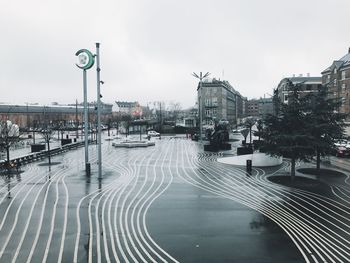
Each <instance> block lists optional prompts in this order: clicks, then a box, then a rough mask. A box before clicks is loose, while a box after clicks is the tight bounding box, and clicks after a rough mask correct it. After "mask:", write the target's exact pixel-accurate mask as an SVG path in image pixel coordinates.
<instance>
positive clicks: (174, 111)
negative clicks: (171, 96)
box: [169, 102, 182, 125]
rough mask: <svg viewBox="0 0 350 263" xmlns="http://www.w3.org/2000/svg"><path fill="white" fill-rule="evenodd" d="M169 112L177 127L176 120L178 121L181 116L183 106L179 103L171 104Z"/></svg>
mask: <svg viewBox="0 0 350 263" xmlns="http://www.w3.org/2000/svg"><path fill="white" fill-rule="evenodd" d="M169 110H170V113H171V115H172V117H173V121H174V123H175V125H176V120H177V118H178V116H179V113H180V112H181V110H182V107H181V104H180V103H179V102H171V103H170V107H169Z"/></svg>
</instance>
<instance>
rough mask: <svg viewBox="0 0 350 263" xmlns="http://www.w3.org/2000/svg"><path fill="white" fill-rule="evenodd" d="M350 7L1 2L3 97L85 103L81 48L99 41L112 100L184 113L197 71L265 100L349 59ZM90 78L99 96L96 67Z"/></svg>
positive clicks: (335, 2) (177, 0) (345, 3)
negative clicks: (161, 104)
mask: <svg viewBox="0 0 350 263" xmlns="http://www.w3.org/2000/svg"><path fill="white" fill-rule="evenodd" d="M349 10H350V1H349V0H303V1H302V0H293V1H285V0H264V1H262V0H215V1H214V0H211V1H210V0H110V1H106V0H99V1H92V0H84V1H82V0H56V1H53V0H42V1H38V0H31V1H27V0H20V1H16V0H14V1H1V3H0V34H1V43H0V47H1V54H2V55H1V60H2V63H1V64H0V89H1V90H0V91H1V97H0V101H2V102H13V103H25V102H39V103H42V104H49V103H51V102H54V101H57V102H59V103H74V102H75V99H78V101H82V99H83V88H82V72H81V70H80V69H78V68H77V67H76V66H75V62H76V57H75V52H76V51H77V50H79V49H81V48H87V49H90V50H91V51H93V52H95V42H100V43H101V50H100V53H101V79H102V80H104V81H105V85H103V86H102V88H101V89H102V91H101V93H102V95H103V100H104V101H105V102H113V101H115V100H122V101H140V102H141V104H143V105H145V104H146V103H148V102H153V101H160V100H161V101H166V102H170V101H174V102H180V103H181V105H182V107H183V108H186V107H189V106H192V105H194V103H195V101H196V85H197V80H196V79H195V78H194V77H192V76H191V73H192V72H199V71H203V72H207V71H209V72H210V73H211V76H212V77H216V78H220V79H225V80H228V81H229V82H230V83H231V84H232V85H233V87H234V88H235V89H236V90H238V91H239V92H240V93H241V94H242V95H243V96H246V97H248V98H258V97H263V96H264V94H266V93H268V94H271V93H272V90H273V88H275V87H276V86H277V85H278V83H279V81H280V80H281V79H282V78H283V77H287V76H291V75H292V74H301V73H303V74H305V75H306V74H307V73H310V74H311V75H312V76H319V75H320V72H321V71H322V70H324V69H325V68H326V67H328V66H329V65H330V64H331V63H332V62H333V60H336V59H339V58H340V57H342V56H343V55H345V54H346V53H347V51H348V48H349V47H350V34H349ZM88 79H89V86H88V93H89V95H88V97H89V100H96V69H95V68H92V69H90V70H89V72H88Z"/></svg>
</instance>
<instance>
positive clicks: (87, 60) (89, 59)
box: [75, 49, 95, 69]
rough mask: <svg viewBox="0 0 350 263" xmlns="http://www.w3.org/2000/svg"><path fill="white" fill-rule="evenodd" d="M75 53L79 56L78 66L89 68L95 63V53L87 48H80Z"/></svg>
mask: <svg viewBox="0 0 350 263" xmlns="http://www.w3.org/2000/svg"><path fill="white" fill-rule="evenodd" d="M75 55H76V56H77V57H78V62H77V63H76V65H77V67H78V68H81V69H89V68H91V67H92V66H93V65H94V62H95V59H94V55H93V54H92V53H91V52H90V51H89V50H87V49H80V50H79V51H78V52H77V53H75Z"/></svg>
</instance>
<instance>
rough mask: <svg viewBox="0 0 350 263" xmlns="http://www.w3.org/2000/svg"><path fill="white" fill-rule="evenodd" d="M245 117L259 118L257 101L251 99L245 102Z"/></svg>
mask: <svg viewBox="0 0 350 263" xmlns="http://www.w3.org/2000/svg"><path fill="white" fill-rule="evenodd" d="M246 111H247V114H246V115H247V117H258V116H259V100H258V99H251V100H248V101H247V109H246Z"/></svg>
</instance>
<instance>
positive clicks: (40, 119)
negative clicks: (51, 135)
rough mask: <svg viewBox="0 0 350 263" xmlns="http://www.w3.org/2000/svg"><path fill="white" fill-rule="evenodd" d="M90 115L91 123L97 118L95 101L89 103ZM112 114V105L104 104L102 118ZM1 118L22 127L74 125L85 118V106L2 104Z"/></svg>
mask: <svg viewBox="0 0 350 263" xmlns="http://www.w3.org/2000/svg"><path fill="white" fill-rule="evenodd" d="M88 115H89V120H90V122H91V123H94V122H95V120H96V118H97V117H96V115H97V112H96V108H95V103H89V107H88ZM111 116H112V105H111V104H105V103H103V104H102V108H101V120H102V122H105V123H106V122H107V121H108V119H110V118H111ZM0 120H11V121H12V122H13V123H16V124H17V125H18V126H19V127H20V128H39V127H41V126H42V125H43V124H44V123H47V122H49V123H50V124H55V125H61V126H65V127H69V126H72V127H74V126H75V125H76V124H77V123H78V124H82V123H83V120H84V107H83V106H82V105H81V104H77V105H56V104H55V105H48V106H46V105H38V104H35V105H33V104H28V105H19V104H0Z"/></svg>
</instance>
